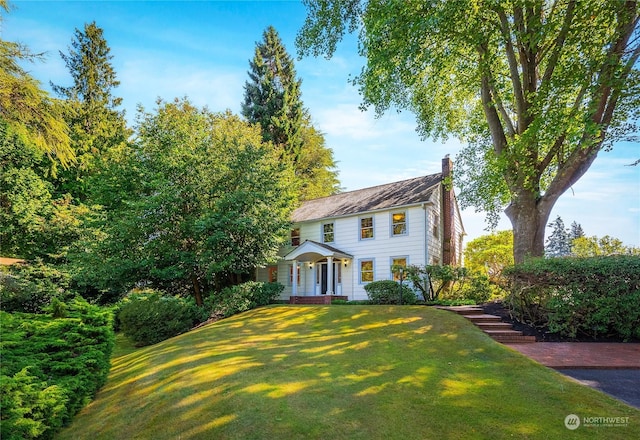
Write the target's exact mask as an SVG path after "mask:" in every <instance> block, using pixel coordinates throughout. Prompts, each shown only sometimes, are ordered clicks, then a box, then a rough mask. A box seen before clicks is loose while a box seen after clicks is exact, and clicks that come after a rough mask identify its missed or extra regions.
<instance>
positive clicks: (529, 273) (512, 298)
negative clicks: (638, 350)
mask: <svg viewBox="0 0 640 440" xmlns="http://www.w3.org/2000/svg"><path fill="white" fill-rule="evenodd" d="M505 274H506V275H507V276H508V277H509V278H510V280H511V293H510V295H509V297H508V298H507V304H508V306H509V307H510V309H511V310H512V313H513V314H514V315H515V316H516V317H517V318H518V319H519V320H520V321H523V322H527V323H531V324H534V325H538V326H543V325H548V327H549V330H551V331H552V332H558V333H560V334H561V335H563V336H566V337H569V338H575V337H576V336H578V335H584V336H589V337H593V338H597V337H599V336H615V337H619V338H622V339H625V340H628V339H631V338H640V257H637V256H627V255H617V256H609V257H593V258H552V259H536V260H531V261H529V262H527V263H526V264H522V265H518V266H515V267H513V268H509V269H507V270H506V271H505Z"/></svg>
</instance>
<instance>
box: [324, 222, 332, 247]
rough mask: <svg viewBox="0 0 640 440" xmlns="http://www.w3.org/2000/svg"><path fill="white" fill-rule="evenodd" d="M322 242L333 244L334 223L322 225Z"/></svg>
mask: <svg viewBox="0 0 640 440" xmlns="http://www.w3.org/2000/svg"><path fill="white" fill-rule="evenodd" d="M322 242H323V243H333V223H325V224H323V225H322Z"/></svg>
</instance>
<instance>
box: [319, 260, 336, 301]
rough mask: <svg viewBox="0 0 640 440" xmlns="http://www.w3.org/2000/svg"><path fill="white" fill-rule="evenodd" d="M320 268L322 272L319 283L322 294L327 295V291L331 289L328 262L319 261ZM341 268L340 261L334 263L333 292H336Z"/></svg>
mask: <svg viewBox="0 0 640 440" xmlns="http://www.w3.org/2000/svg"><path fill="white" fill-rule="evenodd" d="M318 266H319V269H320V274H319V280H318V281H319V284H320V294H322V295H325V294H326V293H327V290H329V289H328V288H329V279H328V278H329V271H328V270H327V268H328V266H327V263H326V262H324V263H318ZM339 270H340V263H336V262H334V263H333V280H332V281H333V287H332V288H331V290H332V291H333V293H334V294H335V293H336V285H337V280H338V277H339V275H338V274H339V272H338V271H339Z"/></svg>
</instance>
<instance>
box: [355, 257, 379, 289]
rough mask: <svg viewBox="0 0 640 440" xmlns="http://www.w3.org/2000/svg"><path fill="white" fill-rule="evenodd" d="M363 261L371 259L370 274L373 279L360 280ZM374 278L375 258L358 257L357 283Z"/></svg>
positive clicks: (363, 282) (365, 282)
mask: <svg viewBox="0 0 640 440" xmlns="http://www.w3.org/2000/svg"><path fill="white" fill-rule="evenodd" d="M365 261H371V274H372V275H373V277H372V278H373V279H372V280H371V281H362V263H363V262H365ZM375 280H376V259H375V258H360V259H359V260H358V284H361V285H364V284H369V283H371V282H373V281H375Z"/></svg>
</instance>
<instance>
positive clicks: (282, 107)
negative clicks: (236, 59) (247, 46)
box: [242, 26, 304, 164]
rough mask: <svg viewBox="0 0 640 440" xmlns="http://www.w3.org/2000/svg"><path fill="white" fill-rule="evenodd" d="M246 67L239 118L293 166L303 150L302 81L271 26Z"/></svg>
mask: <svg viewBox="0 0 640 440" xmlns="http://www.w3.org/2000/svg"><path fill="white" fill-rule="evenodd" d="M249 65H250V67H251V70H250V71H249V72H248V73H249V78H250V81H247V82H246V83H245V87H244V89H245V93H244V103H243V104H242V115H243V116H244V117H245V118H246V119H247V120H248V121H249V122H251V123H260V126H261V127H262V136H263V139H264V140H265V141H271V142H273V144H274V145H276V146H278V147H280V148H282V149H283V151H284V154H285V155H286V157H288V158H289V159H290V160H291V162H292V163H293V164H295V163H296V162H297V161H298V160H299V159H300V154H301V150H302V139H301V134H300V129H301V126H302V121H303V117H304V108H303V105H302V101H301V93H300V85H301V84H302V81H301V80H300V79H298V78H296V71H295V68H294V65H293V59H292V58H291V56H289V54H288V53H287V51H286V48H285V47H284V45H283V44H282V40H280V37H279V35H278V32H277V31H276V30H275V29H274V28H273V27H272V26H269V27H268V28H267V29H266V30H265V31H264V33H263V41H262V42H261V43H258V44H256V50H255V56H254V57H253V60H252V61H250V62H249Z"/></svg>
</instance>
